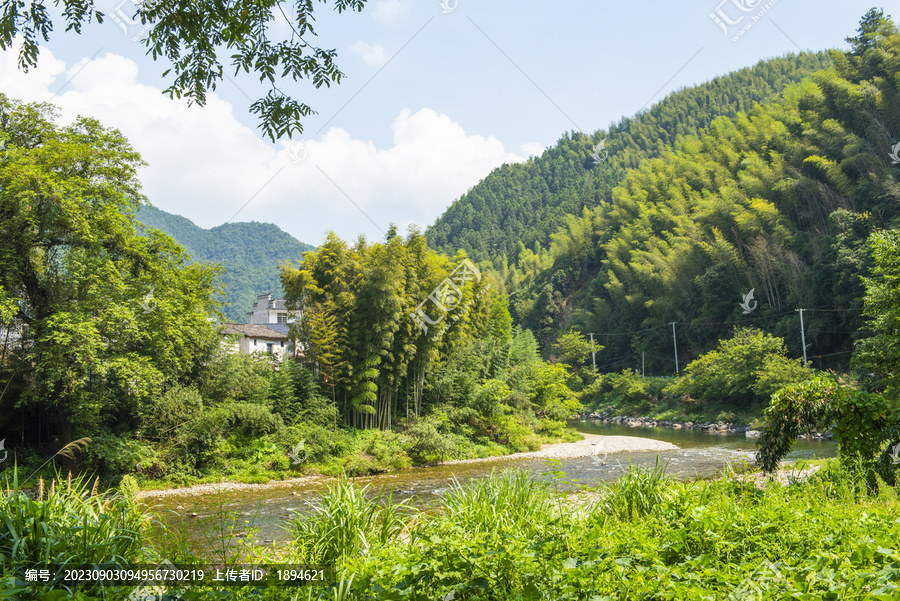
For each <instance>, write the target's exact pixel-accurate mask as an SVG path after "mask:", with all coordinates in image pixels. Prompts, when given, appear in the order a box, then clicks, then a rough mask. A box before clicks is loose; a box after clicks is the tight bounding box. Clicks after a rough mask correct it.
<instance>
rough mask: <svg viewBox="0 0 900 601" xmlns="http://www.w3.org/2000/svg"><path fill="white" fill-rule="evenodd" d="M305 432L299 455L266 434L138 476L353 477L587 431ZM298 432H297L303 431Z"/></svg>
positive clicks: (178, 483) (260, 480)
mask: <svg viewBox="0 0 900 601" xmlns="http://www.w3.org/2000/svg"><path fill="white" fill-rule="evenodd" d="M303 434H305V435H306V436H308V438H300V440H301V441H302V446H298V445H296V444H295V445H294V446H295V449H296V452H295V453H294V454H293V457H292V456H290V455H288V456H285V455H284V453H283V452H280V450H279V449H280V448H281V446H280V445H278V444H276V441H271V442H269V441H266V440H263V441H262V442H256V443H254V444H252V445H247V446H248V447H249V449H250V452H244V453H241V454H237V456H235V455H234V454H235V453H238V449H237V447H235V446H232V447H231V451H232V453H233V454H232V455H231V456H230V457H229V458H227V459H226V461H225V462H224V465H223V468H222V470H221V471H220V472H218V473H216V474H210V475H205V476H190V475H179V476H178V477H176V478H173V477H167V478H163V479H154V478H148V477H141V476H140V475H137V481H138V482H139V484H140V486H141V488H142V489H146V490H154V489H165V488H173V487H184V486H191V485H195V484H211V483H218V482H222V481H223V480H226V481H231V482H240V483H244V484H264V483H267V482H273V481H279V480H288V479H291V478H298V477H302V476H333V477H334V476H345V475H346V476H350V477H353V476H361V475H371V474H379V473H385V472H394V471H398V470H402V469H406V468H409V467H413V466H427V465H436V464H440V463H442V462H445V461H452V460H455V459H483V458H487V457H501V456H504V455H510V454H513V453H521V452H526V451H535V450H538V449H540V448H541V446H542V445H545V444H554V443H560V442H574V441H576V440H581V438H582V436H581V434H579V433H578V432H576V431H575V430H573V429H571V428H566V429H562V430H560V431H558V432H557V433H556V434H555V435H549V434H546V433H543V434H538V433H534V432H531V431H529V432H528V433H527V435H525V436H523V437H522V438H521V439H520V440H518V441H515V442H513V443H512V444H505V445H504V444H497V443H495V442H474V441H472V440H468V439H465V438H463V437H445V438H437V439H436V440H438V441H439V442H441V445H440V446H437V445H434V446H433V447H430V448H428V449H427V450H426V451H424V452H423V450H422V449H423V447H424V445H421V444H420V445H417V444H416V442H417V441H416V440H414V439H412V438H411V437H410V436H404V435H403V434H400V433H395V432H386V431H381V430H352V429H345V430H336V431H331V430H325V429H306V430H305V431H304V432H303ZM293 436H294V438H297V437H299V436H300V433H297V434H294V435H293ZM432 440H435V439H432ZM260 449H261V450H260ZM292 452H293V451H292ZM118 481H119V479H118V478H115V477H110V478H107V479H106V480H105V481H104V482H105V483H107V484H108V485H115V484H117V483H118Z"/></svg>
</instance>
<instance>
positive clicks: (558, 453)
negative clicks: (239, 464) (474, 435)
mask: <svg viewBox="0 0 900 601" xmlns="http://www.w3.org/2000/svg"><path fill="white" fill-rule="evenodd" d="M583 436H584V439H583V440H579V441H576V442H561V443H554V444H545V445H543V446H542V447H541V450H539V451H528V452H524V453H512V454H510V455H499V456H496V457H482V458H475V459H455V460H452V461H445V462H444V463H443V464H442V465H459V464H467V463H486V462H493V461H511V460H516V459H573V458H577V457H590V456H592V455H598V456H600V455H611V454H615V453H640V452H663V451H676V450H678V446H676V445H674V444H672V443H668V442H663V441H661V440H653V439H650V438H638V437H636V436H601V435H599V434H584V435H583ZM408 469H416V468H408ZM329 479H331V477H329V476H320V475H311V476H304V477H301V478H290V479H288V480H273V481H270V482H264V483H259V484H245V483H243V482H229V481H223V482H214V483H206V484H195V485H193V486H188V487H184V488H170V489H161V490H143V491H141V492H140V493H139V495H138V498H139V499H149V498H159V497H168V496H181V495H186V496H199V495H208V494H216V493H222V492H234V491H257V490H268V489H274V488H291V487H294V486H301V485H304V484H309V483H311V482H315V481H322V480H329Z"/></svg>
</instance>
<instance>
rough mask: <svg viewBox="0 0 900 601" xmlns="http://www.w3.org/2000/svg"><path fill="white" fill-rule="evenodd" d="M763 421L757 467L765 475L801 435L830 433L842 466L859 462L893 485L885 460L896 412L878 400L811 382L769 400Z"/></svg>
mask: <svg viewBox="0 0 900 601" xmlns="http://www.w3.org/2000/svg"><path fill="white" fill-rule="evenodd" d="M765 418H766V425H765V427H764V428H763V432H762V435H761V436H760V439H759V442H758V445H759V449H760V450H759V457H758V459H757V461H758V463H759V464H760V465H761V467H762V468H763V470H765V471H767V472H771V471H773V470H775V468H776V467H777V465H778V461H779V460H780V459H781V458H782V457H784V456H785V455H787V454H788V453H789V452H790V450H791V448H792V446H793V444H794V441H795V440H796V439H797V437H798V436H799V435H800V434H801V433H804V432H811V431H814V430H818V431H822V430H826V429H828V428H829V427H830V428H831V430H832V432H833V433H834V437H835V440H837V443H838V452H839V454H840V456H841V458H842V460H845V461H847V460H853V459H854V458H857V457H859V458H860V460H861V461H863V462H865V464H866V465H868V466H869V468H871V469H875V468H879V471H880V473H881V476H882V477H883V478H884V479H885V480H886V481H888V482H893V481H894V470H893V469H892V466H891V465H890V462H887V461H885V457H886V455H887V448H888V447H889V446H891V445H892V444H894V443H897V442H898V438H900V411H898V410H897V408H896V407H895V406H894V404H893V403H891V402H890V401H888V400H887V399H885V398H884V397H883V396H881V395H879V394H874V393H867V392H861V391H857V390H851V389H847V388H843V387H841V386H840V385H839V384H838V383H837V382H834V381H832V380H826V379H823V378H814V379H812V380H809V381H807V382H801V383H800V384H794V385H791V386H787V387H785V388H783V389H782V390H780V391H779V392H777V393H776V394H775V395H773V397H772V404H771V406H770V407H769V408H767V409H766V411H765ZM879 456H880V457H879Z"/></svg>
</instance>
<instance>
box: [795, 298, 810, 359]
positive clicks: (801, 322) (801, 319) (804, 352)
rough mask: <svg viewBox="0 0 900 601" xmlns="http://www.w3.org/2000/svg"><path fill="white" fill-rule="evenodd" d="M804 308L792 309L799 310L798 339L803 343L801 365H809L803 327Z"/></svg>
mask: <svg viewBox="0 0 900 601" xmlns="http://www.w3.org/2000/svg"><path fill="white" fill-rule="evenodd" d="M804 310H805V309H794V311H799V312H800V341H801V342H802V343H803V365H804V366H807V365H809V362H808V361H807V360H806V331H805V330H804V329H803V311H804Z"/></svg>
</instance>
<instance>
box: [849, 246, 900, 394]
mask: <svg viewBox="0 0 900 601" xmlns="http://www.w3.org/2000/svg"><path fill="white" fill-rule="evenodd" d="M870 245H871V249H872V257H873V260H874V263H875V266H874V268H873V270H872V277H871V278H866V280H865V285H866V297H865V315H866V318H867V321H868V328H867V329H868V330H870V331H871V332H873V333H874V335H872V336H871V337H868V338H865V339H863V340H860V341H859V342H858V343H857V351H856V354H855V355H854V357H853V359H854V362H855V364H856V366H857V368H858V369H859V370H860V371H861V372H863V374H864V377H863V379H864V381H867V382H869V383H870V384H871V386H873V387H875V388H878V389H883V390H884V393H885V395H886V396H887V397H888V398H890V399H892V400H894V401H898V400H900V300H898V299H900V232H898V231H896V230H894V231H884V232H877V233H875V234H873V235H872V238H871V240H870ZM869 374H871V375H869Z"/></svg>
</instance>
